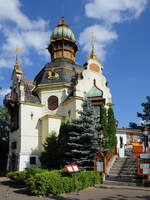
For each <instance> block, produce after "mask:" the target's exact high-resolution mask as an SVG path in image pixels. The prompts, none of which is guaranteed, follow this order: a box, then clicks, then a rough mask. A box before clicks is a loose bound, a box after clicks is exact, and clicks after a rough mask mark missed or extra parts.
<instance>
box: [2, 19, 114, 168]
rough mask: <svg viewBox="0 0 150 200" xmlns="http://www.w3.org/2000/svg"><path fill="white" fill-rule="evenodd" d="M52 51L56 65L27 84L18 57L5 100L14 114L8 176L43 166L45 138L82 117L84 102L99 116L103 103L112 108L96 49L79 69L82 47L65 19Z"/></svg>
mask: <svg viewBox="0 0 150 200" xmlns="http://www.w3.org/2000/svg"><path fill="white" fill-rule="evenodd" d="M47 50H48V52H49V53H50V56H51V61H50V62H49V63H47V64H46V65H45V66H44V67H43V68H42V67H41V68H42V69H41V71H40V72H39V73H38V74H37V75H36V77H35V78H34V81H33V83H30V82H29V81H26V80H25V78H24V73H23V71H22V69H21V66H20V64H19V62H18V57H16V64H15V65H14V70H13V72H12V86H11V93H10V94H8V95H6V96H5V98H4V105H5V106H6V107H7V108H8V109H9V111H10V114H11V132H10V136H9V139H10V142H9V155H8V170H9V171H14V170H19V171H22V170H24V169H25V168H27V167H29V166H30V165H33V164H35V165H37V166H40V160H39V156H40V153H41V151H42V144H43V143H44V141H45V138H46V137H47V136H49V135H50V134H51V133H52V132H53V131H55V132H56V133H57V134H59V129H60V126H61V123H62V122H65V121H67V120H69V121H71V120H72V119H75V118H78V116H79V114H78V111H79V110H81V109H82V102H83V99H84V98H89V99H90V101H91V103H92V105H93V106H94V108H95V110H96V112H97V113H99V112H100V107H101V105H102V104H104V105H105V106H106V107H108V105H109V104H110V103H112V100H111V93H110V88H109V85H108V81H107V80H106V78H105V77H104V75H103V74H102V70H103V65H102V64H101V63H100V61H99V60H98V59H97V57H96V55H95V52H94V45H93V46H92V48H91V53H90V55H89V56H88V57H87V59H85V61H84V62H85V64H84V65H83V66H82V65H79V64H76V61H75V58H76V53H77V52H78V50H79V48H78V46H77V44H76V40H75V37H74V33H73V32H72V30H71V29H70V28H69V26H68V25H67V24H66V23H65V20H64V17H62V18H61V20H60V22H59V23H58V25H57V27H56V28H55V29H54V31H53V33H52V35H51V38H50V44H49V45H48V47H47Z"/></svg>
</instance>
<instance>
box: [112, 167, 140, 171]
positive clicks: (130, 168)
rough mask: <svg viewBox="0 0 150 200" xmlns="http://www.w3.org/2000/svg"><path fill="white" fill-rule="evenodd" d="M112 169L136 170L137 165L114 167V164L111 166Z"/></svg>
mask: <svg viewBox="0 0 150 200" xmlns="http://www.w3.org/2000/svg"><path fill="white" fill-rule="evenodd" d="M112 169H114V170H120V171H122V170H137V166H133V167H129V166H121V167H116V166H113V168H112Z"/></svg>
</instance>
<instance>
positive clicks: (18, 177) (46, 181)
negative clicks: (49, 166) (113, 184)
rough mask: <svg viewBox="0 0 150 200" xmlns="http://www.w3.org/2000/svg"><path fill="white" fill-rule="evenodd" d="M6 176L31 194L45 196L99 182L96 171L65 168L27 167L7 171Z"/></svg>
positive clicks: (98, 174) (83, 187) (76, 189)
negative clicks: (76, 171) (73, 171)
mask: <svg viewBox="0 0 150 200" xmlns="http://www.w3.org/2000/svg"><path fill="white" fill-rule="evenodd" d="M7 177H8V178H10V179H11V180H12V181H13V182H14V183H15V184H25V185H26V186H27V187H28V189H29V191H30V192H31V193H32V194H35V195H46V196H48V195H51V194H53V195H57V194H62V193H68V192H74V191H79V190H82V189H85V188H87V187H91V186H94V185H95V184H100V182H101V178H100V173H99V172H97V171H81V172H78V173H73V174H70V173H68V172H67V171H66V169H61V170H53V171H48V170H42V169H40V168H29V169H26V170H25V171H23V172H9V173H7Z"/></svg>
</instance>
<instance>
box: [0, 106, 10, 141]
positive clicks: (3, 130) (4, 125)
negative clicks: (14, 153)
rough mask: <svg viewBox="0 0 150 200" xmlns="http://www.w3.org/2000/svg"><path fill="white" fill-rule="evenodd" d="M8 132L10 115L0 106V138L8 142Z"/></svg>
mask: <svg viewBox="0 0 150 200" xmlns="http://www.w3.org/2000/svg"><path fill="white" fill-rule="evenodd" d="M9 132H10V115H9V113H8V110H7V108H6V107H1V106H0V138H1V139H3V140H7V141H8V135H9Z"/></svg>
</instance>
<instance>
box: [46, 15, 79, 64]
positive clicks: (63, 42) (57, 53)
mask: <svg viewBox="0 0 150 200" xmlns="http://www.w3.org/2000/svg"><path fill="white" fill-rule="evenodd" d="M50 42H51V43H50V45H49V46H48V51H49V53H50V54H51V60H52V61H53V60H56V59H61V58H66V59H69V60H71V61H73V62H75V54H76V52H77V51H78V47H77V45H76V40H75V37H74V34H73V32H72V30H71V29H70V28H69V26H68V25H67V24H66V23H65V20H64V17H62V18H61V21H60V22H59V23H58V25H57V26H56V28H55V29H54V31H53V33H52V35H51V38H50Z"/></svg>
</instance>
